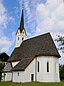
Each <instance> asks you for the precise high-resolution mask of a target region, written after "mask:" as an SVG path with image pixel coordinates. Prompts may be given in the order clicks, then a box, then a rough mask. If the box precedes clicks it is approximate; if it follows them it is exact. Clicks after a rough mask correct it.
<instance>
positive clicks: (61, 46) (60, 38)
mask: <svg viewBox="0 0 64 86" xmlns="http://www.w3.org/2000/svg"><path fill="white" fill-rule="evenodd" d="M55 41H57V42H58V43H59V49H60V50H63V51H64V37H63V36H58V38H57V39H55Z"/></svg>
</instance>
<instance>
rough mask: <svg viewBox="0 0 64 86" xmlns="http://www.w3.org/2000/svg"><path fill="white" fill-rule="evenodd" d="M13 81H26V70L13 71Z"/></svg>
mask: <svg viewBox="0 0 64 86" xmlns="http://www.w3.org/2000/svg"><path fill="white" fill-rule="evenodd" d="M12 81H13V82H25V72H24V71H16V72H13V79H12Z"/></svg>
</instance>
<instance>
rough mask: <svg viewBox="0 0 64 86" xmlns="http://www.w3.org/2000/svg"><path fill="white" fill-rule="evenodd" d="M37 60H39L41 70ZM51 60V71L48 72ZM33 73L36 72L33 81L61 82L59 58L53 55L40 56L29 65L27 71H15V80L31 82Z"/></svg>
mask: <svg viewBox="0 0 64 86" xmlns="http://www.w3.org/2000/svg"><path fill="white" fill-rule="evenodd" d="M37 62H39V72H38V66H37ZM47 62H49V72H47ZM31 74H34V76H33V81H39V82H59V81H60V78H59V59H58V58H57V57H53V56H40V57H35V59H34V60H33V61H32V62H31V63H30V64H29V65H28V67H27V68H26V69H25V71H15V72H13V78H12V81H13V82H31Z"/></svg>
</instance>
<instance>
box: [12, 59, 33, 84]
mask: <svg viewBox="0 0 64 86" xmlns="http://www.w3.org/2000/svg"><path fill="white" fill-rule="evenodd" d="M18 74H19V75H18ZM31 74H34V81H35V59H34V60H33V61H32V62H31V63H30V65H29V66H28V67H27V68H26V69H25V71H16V72H13V82H31Z"/></svg>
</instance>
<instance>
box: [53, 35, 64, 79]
mask: <svg viewBox="0 0 64 86" xmlns="http://www.w3.org/2000/svg"><path fill="white" fill-rule="evenodd" d="M55 41H57V42H58V44H59V47H58V49H59V50H61V51H62V52H63V53H64V37H63V36H58V39H56V40H55ZM60 80H64V65H60Z"/></svg>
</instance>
